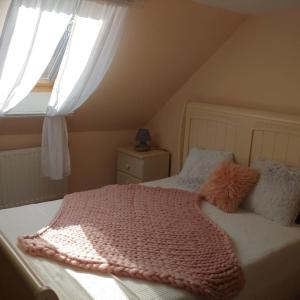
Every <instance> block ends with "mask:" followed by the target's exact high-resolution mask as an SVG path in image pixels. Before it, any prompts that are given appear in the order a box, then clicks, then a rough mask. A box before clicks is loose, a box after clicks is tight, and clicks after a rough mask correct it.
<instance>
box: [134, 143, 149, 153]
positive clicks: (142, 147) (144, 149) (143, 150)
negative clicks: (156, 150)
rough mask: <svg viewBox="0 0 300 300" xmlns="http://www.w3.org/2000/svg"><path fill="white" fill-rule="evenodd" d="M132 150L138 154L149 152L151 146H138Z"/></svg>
mask: <svg viewBox="0 0 300 300" xmlns="http://www.w3.org/2000/svg"><path fill="white" fill-rule="evenodd" d="M134 150H136V151H139V152H145V151H149V150H151V146H150V145H147V144H139V145H136V146H135V147H134Z"/></svg>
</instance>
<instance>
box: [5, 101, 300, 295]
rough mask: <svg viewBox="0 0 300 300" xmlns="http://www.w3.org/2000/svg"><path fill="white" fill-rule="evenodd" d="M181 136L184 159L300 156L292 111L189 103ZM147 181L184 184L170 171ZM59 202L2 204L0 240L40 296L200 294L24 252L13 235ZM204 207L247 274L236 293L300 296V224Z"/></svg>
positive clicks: (292, 159)
mask: <svg viewBox="0 0 300 300" xmlns="http://www.w3.org/2000/svg"><path fill="white" fill-rule="evenodd" d="M181 137H182V141H181V145H182V146H181V147H180V149H181V151H180V154H179V155H180V161H181V162H182V161H184V159H185V157H186V156H187V153H188V151H189V149H191V147H193V146H200V147H204V148H210V149H220V150H230V151H232V152H234V154H235V158H236V160H237V161H238V162H239V163H241V164H245V165H248V164H249V163H250V161H251V160H253V159H255V158H257V157H263V158H269V159H274V160H278V161H282V162H285V163H287V164H289V165H292V166H299V162H300V159H299V158H300V151H299V150H300V119H299V118H298V117H296V116H289V115H282V114H273V113H266V112H259V111H253V110H246V109H239V108H233V107H227V106H218V105H209V104H203V103H194V102H190V103H188V104H187V107H186V110H185V113H184V118H183V122H182V133H181ZM145 185H149V186H161V187H174V188H183V187H182V186H180V185H178V183H177V181H176V178H175V177H170V178H165V179H162V180H158V181H153V182H149V183H145ZM61 201H62V200H56V201H51V202H45V203H39V204H31V205H26V206H21V207H15V208H9V209H3V210H0V230H1V231H2V232H3V234H1V243H2V246H1V247H2V249H4V250H5V251H4V252H5V253H6V256H7V257H9V258H10V260H11V261H12V262H13V263H14V265H16V266H17V269H18V270H19V271H18V272H20V273H24V275H23V276H24V277H25V278H26V280H27V283H28V285H29V286H30V287H31V288H32V289H34V293H36V295H38V297H40V298H39V299H57V297H58V298H59V299H118V300H119V299H145V300H146V299H149V300H150V299H153V300H154V299H157V300H158V299H162V300H165V299H174V300H176V299H178V300H179V299H187V300H188V299H191V300H192V299H199V296H196V295H194V294H191V293H188V292H186V291H183V290H179V289H176V288H173V287H169V286H167V285H162V284H157V283H150V282H145V281H141V280H133V279H129V278H120V277H116V276H102V275H98V274H92V273H88V272H83V271H78V270H75V269H72V268H69V267H67V266H62V265H59V264H56V263H52V262H50V261H48V260H45V259H40V258H32V257H29V256H27V255H25V254H24V253H23V252H21V251H20V250H19V249H18V248H17V247H16V246H15V241H16V237H17V236H18V235H23V234H27V233H29V232H35V231H37V230H38V229H40V228H41V227H43V226H44V225H46V224H47V223H49V221H50V220H51V219H52V218H53V217H54V215H55V214H56V212H57V210H58V208H59V206H60V204H61ZM201 208H202V210H203V211H204V213H205V214H207V215H208V216H209V217H210V218H211V219H212V220H213V221H214V222H215V223H217V224H218V225H219V226H220V227H221V228H223V229H224V230H225V231H226V232H227V233H228V234H229V236H230V237H231V239H232V241H233V244H234V248H235V250H236V253H237V255H238V258H239V260H240V263H241V266H242V268H243V271H244V274H245V278H246V285H245V287H244V289H243V290H242V291H241V293H240V294H239V296H238V297H237V298H236V299H240V300H247V299H289V300H292V299H299V297H300V285H299V276H300V256H299V253H300V226H299V225H296V224H295V225H293V226H289V227H287V226H282V225H279V224H276V223H274V222H272V221H269V220H267V219H265V218H264V217H262V216H259V215H257V214H255V213H252V212H248V211H246V210H242V209H240V210H239V211H238V213H235V214H227V213H224V212H222V211H221V210H219V209H218V208H216V207H214V206H212V205H211V204H209V203H208V202H201ZM24 270H25V271H24ZM1 273H2V274H1V277H0V278H2V280H3V278H5V274H3V269H2V270H1ZM47 286H48V287H49V288H47Z"/></svg>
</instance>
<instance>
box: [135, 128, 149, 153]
mask: <svg viewBox="0 0 300 300" xmlns="http://www.w3.org/2000/svg"><path fill="white" fill-rule="evenodd" d="M135 140H136V141H137V142H138V144H137V145H136V146H135V148H134V149H135V150H137V151H149V150H150V148H151V147H150V145H149V142H150V141H151V136H150V133H149V130H148V129H146V128H139V130H138V132H137V134H136V137H135Z"/></svg>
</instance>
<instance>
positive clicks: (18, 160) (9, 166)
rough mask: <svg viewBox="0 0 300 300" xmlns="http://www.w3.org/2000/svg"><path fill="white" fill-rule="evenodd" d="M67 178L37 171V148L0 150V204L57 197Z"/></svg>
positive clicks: (25, 202) (23, 202) (14, 203)
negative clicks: (54, 177)
mask: <svg viewBox="0 0 300 300" xmlns="http://www.w3.org/2000/svg"><path fill="white" fill-rule="evenodd" d="M66 192H67V179H64V180H50V179H48V178H47V177H43V176H42V174H41V148H40V147H38V148H26V149H18V150H9V151H0V208H6V207H12V206H18V205H24V204H29V203H36V202H42V201H47V200H53V199H59V198H61V197H62V196H63V195H64V194H65V193H66Z"/></svg>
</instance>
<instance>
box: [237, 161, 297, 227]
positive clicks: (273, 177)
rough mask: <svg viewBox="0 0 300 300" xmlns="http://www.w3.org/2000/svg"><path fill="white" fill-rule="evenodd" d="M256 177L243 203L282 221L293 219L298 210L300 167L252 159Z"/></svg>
mask: <svg viewBox="0 0 300 300" xmlns="http://www.w3.org/2000/svg"><path fill="white" fill-rule="evenodd" d="M251 168H253V169H256V170H258V172H259V173H260V179H259V181H258V183H257V184H256V186H255V188H254V189H253V191H252V193H251V194H250V196H249V197H248V199H246V201H244V203H243V206H244V207H245V208H247V209H249V210H251V211H253V212H255V213H257V214H260V215H262V216H264V217H265V218H267V219H270V220H272V221H274V222H277V223H279V224H282V225H290V224H291V223H294V222H295V220H296V218H297V215H298V213H299V210H300V169H296V168H288V167H287V166H285V165H284V164H280V163H276V162H273V161H270V160H255V161H254V162H253V163H251Z"/></svg>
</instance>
